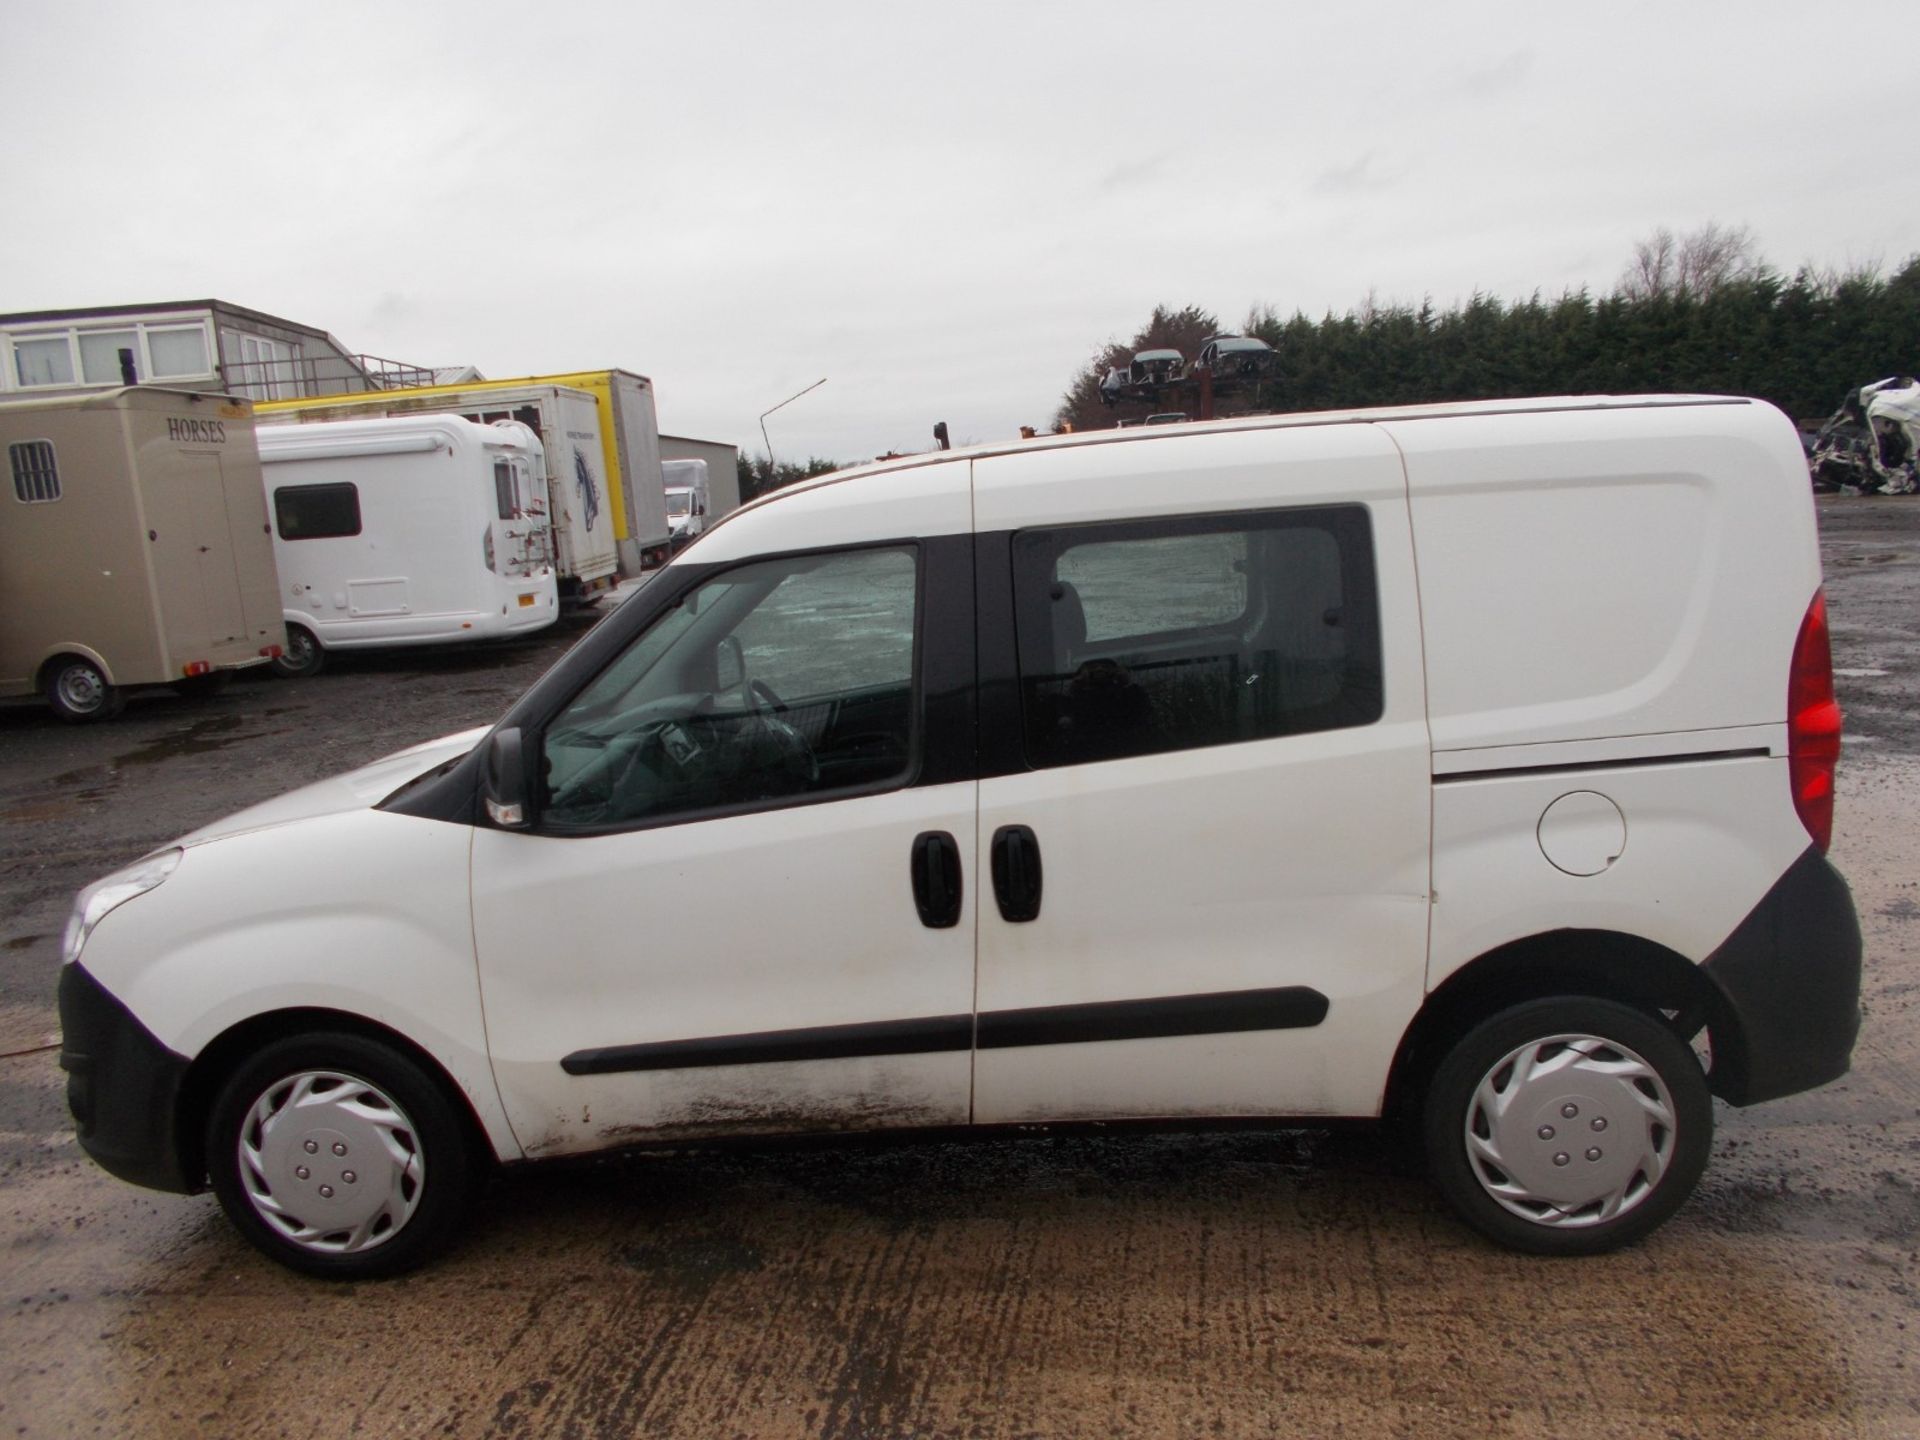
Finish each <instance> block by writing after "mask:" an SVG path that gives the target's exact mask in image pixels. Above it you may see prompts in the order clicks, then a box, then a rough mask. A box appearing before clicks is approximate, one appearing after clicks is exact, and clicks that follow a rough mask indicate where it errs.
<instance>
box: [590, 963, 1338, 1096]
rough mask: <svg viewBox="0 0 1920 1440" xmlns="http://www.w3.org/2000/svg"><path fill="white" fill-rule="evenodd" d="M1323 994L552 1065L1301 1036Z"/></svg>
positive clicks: (885, 1023) (639, 1065)
mask: <svg viewBox="0 0 1920 1440" xmlns="http://www.w3.org/2000/svg"><path fill="white" fill-rule="evenodd" d="M1327 1003H1328V1002H1327V997H1326V996H1324V995H1322V994H1321V993H1320V992H1319V991H1317V990H1310V989H1308V988H1306V987H1305V986H1302V985H1289V986H1285V987H1282V988H1279V989H1273V990H1225V991H1220V992H1217V993H1214V994H1207V995H1163V996H1155V997H1154V998H1152V999H1149V1000H1106V1001H1099V1002H1096V1003H1093V1004H1087V1005H1043V1006H1038V1007H1036V1008H1033V1009H1029V1010H990V1011H986V1012H984V1013H983V1014H982V1015H981V1016H980V1017H979V1022H978V1024H977V1026H976V1024H975V1021H974V1017H973V1016H971V1015H930V1016H926V1017H923V1018H920V1019H915V1020H878V1021H871V1022H867V1023H864V1024H858V1025H817V1026H812V1027H809V1028H806V1029H798V1030H762V1031H757V1032H755V1033H752V1034H747V1035H707V1036H701V1037H699V1038H696V1039H691V1040H656V1041H652V1042H649V1043H646V1044H641V1045H608V1046H603V1047H601V1048H599V1049H594V1050H576V1051H574V1053H573V1054H571V1055H569V1056H567V1057H566V1058H565V1059H563V1060H562V1061H561V1062H560V1068H561V1069H563V1070H565V1071H566V1072H567V1073H568V1074H569V1075H611V1074H619V1073H623V1072H627V1071H635V1070H693V1069H701V1068H705V1067H709V1066H716V1065H765V1064H773V1063H777V1062H781V1061H791V1060H846V1059H852V1058H855V1057H859V1056H867V1055H928V1054H934V1053H937V1052H942V1051H952V1050H967V1049H971V1048H973V1047H974V1046H975V1045H976V1044H977V1045H978V1046H979V1048H980V1049H982V1050H1002V1049H1009V1048H1012V1047H1014V1046H1020V1045H1081V1044H1086V1043H1089V1042H1096V1041H1104V1040H1150V1039H1160V1038H1164V1037H1169V1036H1176V1035H1224V1034H1230V1033H1233V1032H1236V1031H1249V1030H1300V1029H1309V1028H1311V1027H1313V1026H1315V1025H1318V1024H1319V1023H1320V1022H1321V1021H1322V1020H1324V1019H1326V1018H1327Z"/></svg>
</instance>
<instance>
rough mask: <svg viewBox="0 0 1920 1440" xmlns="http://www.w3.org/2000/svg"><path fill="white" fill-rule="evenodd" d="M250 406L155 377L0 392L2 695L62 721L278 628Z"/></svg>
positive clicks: (274, 647)
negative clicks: (2, 456) (87, 389)
mask: <svg viewBox="0 0 1920 1440" xmlns="http://www.w3.org/2000/svg"><path fill="white" fill-rule="evenodd" d="M253 428H254V426H253V411H252V407H251V406H250V405H249V404H248V402H247V401H245V400H242V399H237V398H235V397H233V396H230V395H202V394H191V393H188V392H185V391H178V390H163V389H158V388H155V387H151V386H135V387H132V388H128V389H120V390H106V391H101V392H99V393H97V394H92V395H86V396H81V397H68V398H63V399H45V400H26V401H18V402H13V403H9V404H5V405H0V445H4V446H5V449H6V452H7V464H8V469H9V471H10V482H11V497H10V498H3V497H0V506H3V507H4V515H5V520H4V522H0V696H18V695H33V694H41V695H45V696H46V698H47V700H48V702H49V703H50V704H51V705H52V706H53V708H54V711H55V712H56V713H57V714H58V715H59V716H60V717H61V718H62V719H64V720H72V721H87V720H104V719H106V718H108V717H109V716H111V715H114V714H117V713H118V712H119V710H120V707H121V705H122V704H123V703H124V699H125V690H126V688H127V687H128V686H131V685H159V684H170V685H173V686H174V687H175V688H176V689H179V690H182V691H185V692H188V693H191V692H193V691H195V690H200V689H209V690H210V689H213V688H214V687H216V686H217V685H219V684H220V683H221V682H222V681H224V679H225V678H226V674H227V672H229V671H232V670H237V669H241V668H243V667H245V666H249V665H264V664H266V663H267V661H268V659H270V658H271V657H273V656H277V655H278V654H279V653H280V651H281V647H282V645H283V644H284V642H285V634H286V632H285V631H284V630H283V629H282V628H281V622H280V605H279V600H278V597H277V595H276V594H275V587H274V570H273V542H272V540H271V539H270V538H269V536H268V533H267V512H266V502H265V500H264V498H263V497H262V495H261V490H260V461H259V456H258V453H257V452H256V451H255V449H254V444H253Z"/></svg>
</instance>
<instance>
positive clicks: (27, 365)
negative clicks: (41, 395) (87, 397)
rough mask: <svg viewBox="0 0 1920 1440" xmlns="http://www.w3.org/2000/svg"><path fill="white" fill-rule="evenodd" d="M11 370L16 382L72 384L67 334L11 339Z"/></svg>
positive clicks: (71, 352)
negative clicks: (49, 338) (36, 338)
mask: <svg viewBox="0 0 1920 1440" xmlns="http://www.w3.org/2000/svg"><path fill="white" fill-rule="evenodd" d="M13 364H14V371H15V373H16V374H17V375H18V377H19V381H20V385H21V387H22V388H25V387H26V386H29V385H71V384H73V347H72V346H71V345H69V344H68V343H67V337H66V336H64V335H61V336H57V337H56V338H54V339H51V340H16V341H14V342H13Z"/></svg>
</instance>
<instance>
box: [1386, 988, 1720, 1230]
mask: <svg viewBox="0 0 1920 1440" xmlns="http://www.w3.org/2000/svg"><path fill="white" fill-rule="evenodd" d="M1522 1065H1524V1066H1527V1067H1528V1068H1527V1070H1526V1071H1525V1072H1524V1073H1523V1072H1522V1071H1521V1069H1520V1068H1519V1067H1520V1066H1522ZM1483 1086H1484V1087H1485V1088H1484V1090H1483ZM1422 1130H1423V1138H1424V1141H1425V1146H1426V1152H1427V1163H1428V1167H1429V1170H1430V1171H1431V1173H1432V1175H1433V1178H1434V1181H1435V1183H1436V1184H1438V1186H1439V1187H1440V1190H1441V1192H1442V1193H1443V1194H1445V1196H1446V1197H1447V1199H1448V1200H1449V1201H1450V1202H1451V1203H1452V1205H1453V1207H1454V1208H1455V1209H1456V1210H1457V1211H1459V1212H1460V1215H1461V1217H1462V1218H1463V1219H1464V1220H1466V1222H1467V1223H1468V1224H1469V1225H1471V1226H1473V1227H1474V1228H1475V1229H1476V1230H1478V1231H1480V1233H1481V1234H1483V1235H1485V1236H1487V1237H1488V1238H1489V1239H1492V1240H1495V1241H1497V1242H1499V1243H1500V1244H1502V1245H1505V1246H1508V1247H1509V1248H1511V1249H1515V1250H1524V1251H1528V1252H1530V1253H1532V1254H1536V1255H1597V1254H1600V1253H1602V1252H1604V1251H1608V1250H1613V1249H1617V1248H1619V1247H1620V1246H1622V1245H1630V1244H1632V1243H1634V1242H1635V1241H1637V1240H1640V1239H1642V1238H1643V1237H1645V1236H1646V1235H1648V1234H1650V1233H1651V1232H1652V1231H1653V1230H1654V1229H1655V1228H1656V1227H1658V1226H1659V1225H1660V1224H1661V1223H1662V1222H1663V1221H1665V1220H1666V1219H1667V1218H1668V1217H1669V1216H1671V1215H1672V1214H1673V1213H1674V1211H1676V1210H1678V1209H1679V1208H1680V1206H1681V1205H1683V1204H1684V1203H1686V1199H1687V1197H1688V1196H1689V1195H1691V1194H1692V1193H1693V1188H1694V1186H1695V1185H1696V1184H1697V1183H1698V1182H1699V1179H1700V1175H1701V1172H1702V1171H1704V1170H1705V1169H1706V1164H1707V1156H1708V1154H1709V1153H1710V1151H1711V1150H1712V1148H1713V1100H1712V1098H1711V1096H1710V1095H1709V1093H1708V1089H1707V1078H1706V1075H1705V1073H1704V1072H1703V1071H1702V1070H1701V1068H1700V1061H1699V1058H1698V1057H1697V1056H1696V1055H1695V1054H1694V1053H1693V1051H1692V1050H1691V1049H1690V1048H1689V1047H1688V1045H1687V1044H1686V1042H1685V1041H1683V1040H1682V1039H1681V1038H1680V1037H1679V1036H1678V1035H1676V1034H1675V1033H1674V1031H1673V1030H1672V1029H1671V1028H1670V1027H1668V1026H1667V1025H1664V1024H1662V1023H1661V1022H1660V1021H1658V1020H1655V1019H1653V1018H1651V1017H1650V1016H1648V1015H1645V1014H1643V1013H1642V1012H1640V1011H1638V1010H1632V1009H1629V1008H1628V1007H1626V1006H1624V1005H1620V1004H1616V1003H1615V1002H1613V1001H1611V1000H1595V999H1588V998H1584V997H1578V996H1560V997H1556V998H1553V999H1549V1000H1535V1001H1530V1002H1528V1003H1527V1004H1524V1005H1516V1006H1514V1007H1513V1008H1512V1009H1510V1010H1504V1011H1502V1012H1501V1013H1499V1014H1498V1015H1495V1016H1493V1017H1492V1018H1491V1019H1488V1020H1486V1021H1484V1022H1482V1023H1481V1024H1480V1025H1477V1026H1475V1027H1474V1028H1473V1029H1472V1030H1471V1031H1469V1032H1468V1033H1467V1034H1466V1035H1465V1036H1464V1037H1463V1038H1462V1039H1461V1040H1460V1041H1459V1043H1458V1044H1456V1045H1455V1046H1454V1047H1453V1049H1452V1050H1451V1051H1450V1052H1449V1053H1448V1054H1447V1057H1446V1058H1445V1059H1444V1060H1443V1061H1442V1062H1441V1064H1440V1068H1439V1069H1438V1070H1437V1071H1436V1072H1435V1074H1434V1077H1433V1081H1432V1084H1431V1085H1430V1086H1429V1088H1428V1091H1427V1098H1426V1107H1425V1115H1424V1119H1423V1125H1422ZM1650 1172H1651V1173H1650Z"/></svg>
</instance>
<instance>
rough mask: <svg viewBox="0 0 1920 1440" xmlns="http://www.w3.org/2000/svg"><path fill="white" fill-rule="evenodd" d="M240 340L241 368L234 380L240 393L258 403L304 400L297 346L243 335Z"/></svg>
mask: <svg viewBox="0 0 1920 1440" xmlns="http://www.w3.org/2000/svg"><path fill="white" fill-rule="evenodd" d="M239 340H240V364H239V366H238V367H237V369H236V373H235V374H234V375H233V376H232V379H233V381H234V385H233V389H234V390H235V391H236V392H237V393H239V394H241V395H250V396H252V397H253V398H254V399H255V400H297V399H299V398H300V395H301V389H300V376H299V364H298V361H299V359H300V351H299V349H298V348H297V347H296V346H293V345H290V344H288V343H287V342H286V341H285V340H269V339H267V338H266V337H265V336H263V335H242V336H240V337H239Z"/></svg>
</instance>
